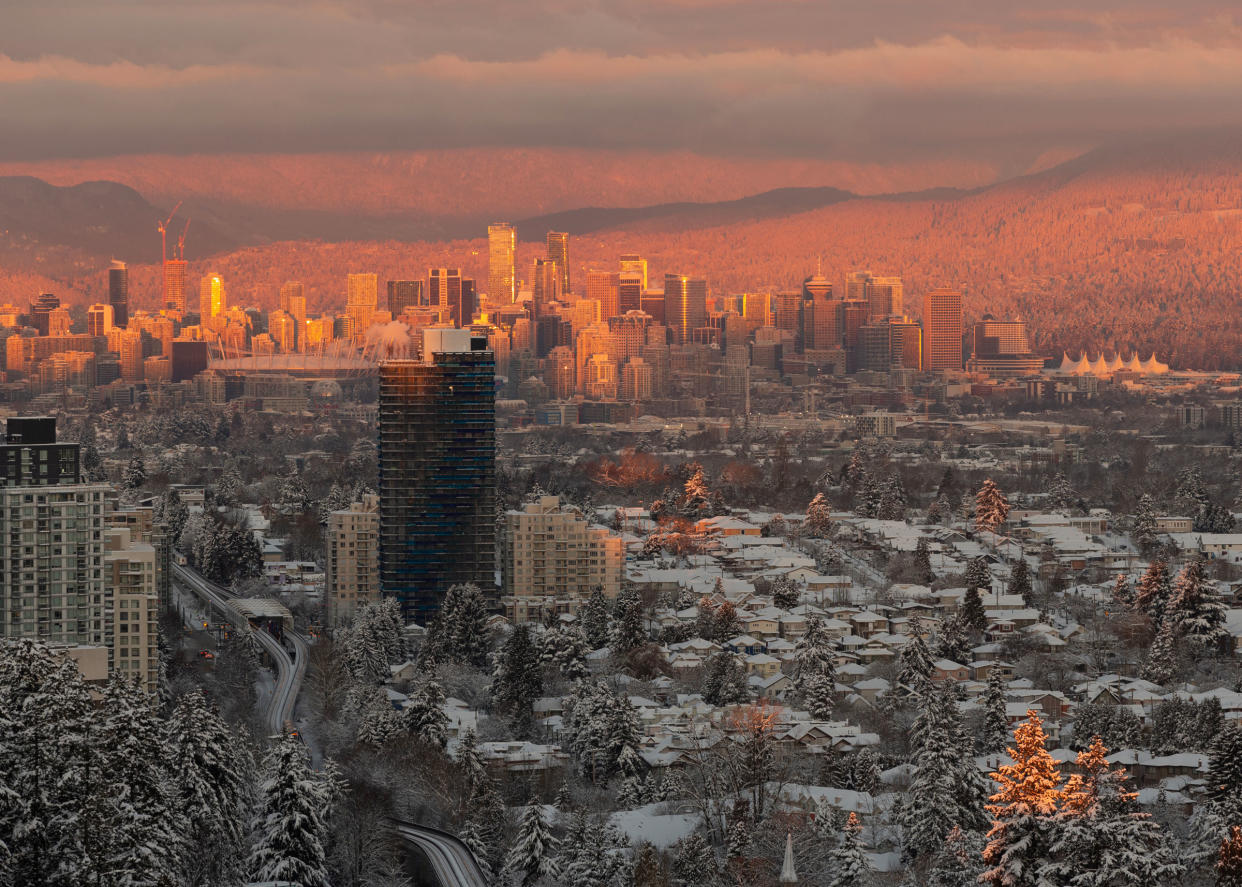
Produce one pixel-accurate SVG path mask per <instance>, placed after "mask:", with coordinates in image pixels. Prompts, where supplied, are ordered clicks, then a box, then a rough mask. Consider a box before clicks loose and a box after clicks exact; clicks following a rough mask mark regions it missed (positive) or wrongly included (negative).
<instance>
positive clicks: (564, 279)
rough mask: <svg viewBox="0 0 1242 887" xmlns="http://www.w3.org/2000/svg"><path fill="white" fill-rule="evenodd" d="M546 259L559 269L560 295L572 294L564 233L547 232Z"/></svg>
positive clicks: (567, 247)
mask: <svg viewBox="0 0 1242 887" xmlns="http://www.w3.org/2000/svg"><path fill="white" fill-rule="evenodd" d="M548 258H549V259H551V260H552V261H553V262H556V267H557V268H559V269H561V293H562V294H564V295H568V294H569V293H571V292H573V290H572V289H570V288H569V234H568V233H567V232H565V231H549V232H548Z"/></svg>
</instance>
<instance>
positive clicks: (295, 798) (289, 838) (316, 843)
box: [249, 735, 328, 887]
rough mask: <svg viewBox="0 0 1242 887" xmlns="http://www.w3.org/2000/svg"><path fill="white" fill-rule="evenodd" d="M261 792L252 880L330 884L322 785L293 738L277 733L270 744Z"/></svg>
mask: <svg viewBox="0 0 1242 887" xmlns="http://www.w3.org/2000/svg"><path fill="white" fill-rule="evenodd" d="M259 796H260V797H259V807H258V814H257V816H256V820H255V844H254V847H253V849H252V850H251V853H250V865H249V868H250V872H251V876H252V877H253V878H254V880H256V881H288V882H291V883H294V884H298V885H301V887H328V870H327V865H326V864H325V862H324V849H323V847H324V841H325V839H326V837H327V834H326V828H325V826H324V822H323V816H322V812H321V811H322V809H323V793H322V787H321V786H320V784H319V782H318V781H317V780H316V778H315V775H314V773H313V772H312V771H311V769H310V765H309V762H308V760H307V753H306V749H305V747H304V746H303V745H302V744H301V743H300V742H299V741H298V740H297V739H295V738H293V737H292V736H289V735H284V736H281V737H280V738H279V739H277V740H276V742H275V743H274V744H273V745H272V747H271V748H270V749H269V750H268V753H267V757H266V759H265V760H264V764H263V782H262V784H261V785H260V788H259Z"/></svg>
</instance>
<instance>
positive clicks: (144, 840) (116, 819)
mask: <svg viewBox="0 0 1242 887" xmlns="http://www.w3.org/2000/svg"><path fill="white" fill-rule="evenodd" d="M102 713H103V720H102V724H101V725H100V729H99V734H98V737H97V738H96V740H95V742H96V745H97V747H98V748H99V749H100V750H101V752H102V755H103V758H104V760H103V762H102V771H103V772H102V774H100V775H105V776H106V779H107V780H108V782H109V783H110V786H111V791H112V793H113V794H112V796H111V798H110V799H109V801H108V803H109V806H110V808H111V810H112V815H111V816H110V817H109V818H110V822H109V824H108V832H109V834H108V840H107V842H106V847H107V857H106V859H105V860H104V861H103V865H102V868H103V869H104V871H106V872H109V873H112V877H113V878H115V881H111V883H116V884H118V885H125V887H148V885H149V887H157V885H166V884H172V883H175V882H176V880H177V875H178V872H177V860H178V859H179V858H180V856H181V853H182V850H183V843H182V834H183V833H184V832H185V829H186V827H187V824H186V822H185V821H184V820H183V819H182V816H181V811H180V810H179V809H178V808H177V806H176V805H175V803H174V799H173V791H172V771H173V766H172V761H171V760H170V759H169V757H168V749H167V747H166V746H165V743H164V735H163V728H162V724H161V723H160V720H159V719H158V717H157V715H156V712H155V709H154V707H153V706H152V702H151V699H150V697H148V696H147V694H146V693H145V692H143V690H142V689H141V688H140V687H139V686H138V685H137V684H136V683H133V682H131V681H129V680H126V679H125V678H121V677H118V676H114V677H112V678H111V679H110V680H109V681H108V686H107V688H106V689H105V691H104V698H103V704H102Z"/></svg>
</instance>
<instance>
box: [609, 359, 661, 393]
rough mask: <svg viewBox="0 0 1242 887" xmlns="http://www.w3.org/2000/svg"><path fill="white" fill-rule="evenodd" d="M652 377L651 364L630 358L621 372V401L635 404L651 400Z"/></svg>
mask: <svg viewBox="0 0 1242 887" xmlns="http://www.w3.org/2000/svg"><path fill="white" fill-rule="evenodd" d="M653 384H654V376H653V371H652V367H651V364H649V363H647V362H646V361H645V360H643V359H642V358H641V357H635V358H632V359H631V360H630V361H628V362H627V363H626V365H625V368H624V369H622V370H621V390H620V392H618V395H619V397H620V398H621V400H623V401H626V402H627V403H637V402H640V401H646V400H651V397H652V388H653Z"/></svg>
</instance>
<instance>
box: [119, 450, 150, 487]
mask: <svg viewBox="0 0 1242 887" xmlns="http://www.w3.org/2000/svg"><path fill="white" fill-rule="evenodd" d="M121 482H122V483H123V484H124V485H125V489H127V490H138V489H141V488H142V485H143V484H145V483H146V482H147V466H146V465H145V464H144V463H143V461H142V456H134V458H132V459H130V460H129V465H127V466H125V476H124V477H123V478H122V479H121Z"/></svg>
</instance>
